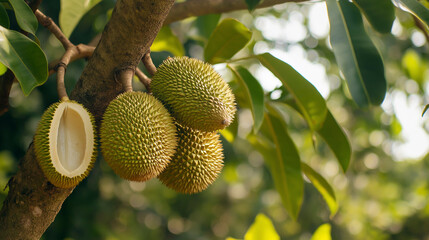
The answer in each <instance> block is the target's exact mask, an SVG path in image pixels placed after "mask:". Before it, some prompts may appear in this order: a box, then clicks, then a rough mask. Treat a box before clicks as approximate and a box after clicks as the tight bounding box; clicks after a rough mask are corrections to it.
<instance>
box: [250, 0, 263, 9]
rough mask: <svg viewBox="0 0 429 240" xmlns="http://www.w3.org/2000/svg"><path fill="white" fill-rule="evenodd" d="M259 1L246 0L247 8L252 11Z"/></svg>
mask: <svg viewBox="0 0 429 240" xmlns="http://www.w3.org/2000/svg"><path fill="white" fill-rule="evenodd" d="M261 2H262V0H246V4H247V8H248V9H249V11H253V10H255V8H256V7H257V6H258V5H259V4H260V3H261Z"/></svg>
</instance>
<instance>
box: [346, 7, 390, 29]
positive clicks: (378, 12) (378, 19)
mask: <svg viewBox="0 0 429 240" xmlns="http://www.w3.org/2000/svg"><path fill="white" fill-rule="evenodd" d="M354 1H355V3H356V4H357V5H358V7H359V8H360V9H361V10H362V13H363V14H364V15H365V17H366V19H367V20H368V22H369V23H370V24H371V26H372V27H373V28H374V29H375V30H377V31H378V32H380V33H390V30H391V28H392V25H393V21H394V20H395V6H394V5H393V3H392V1H391V0H377V1H374V0H354Z"/></svg>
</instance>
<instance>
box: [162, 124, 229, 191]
mask: <svg viewBox="0 0 429 240" xmlns="http://www.w3.org/2000/svg"><path fill="white" fill-rule="evenodd" d="M176 126H177V134H178V139H179V143H178V146H177V150H176V153H175V154H174V156H173V158H172V159H171V162H170V164H169V165H168V166H167V168H166V169H165V170H164V171H163V172H162V173H161V174H160V175H159V176H158V179H159V180H160V181H161V182H162V183H163V184H164V185H166V186H167V187H169V188H171V189H174V190H175V191H177V192H180V193H187V194H192V193H198V192H201V191H203V190H204V189H206V188H207V187H208V186H209V185H210V184H212V183H213V182H214V181H215V180H216V178H217V177H218V175H219V173H220V172H221V170H222V168H223V153H222V144H221V143H220V140H219V135H218V134H217V133H216V132H202V131H198V130H195V129H192V128H190V127H185V126H181V125H179V124H176Z"/></svg>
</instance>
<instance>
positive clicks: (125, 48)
mask: <svg viewBox="0 0 429 240" xmlns="http://www.w3.org/2000/svg"><path fill="white" fill-rule="evenodd" d="M173 3H174V0H122V1H118V2H117V3H116V7H115V10H114V12H113V13H112V17H111V20H110V22H109V24H108V25H107V26H106V28H105V30H104V32H103V35H102V38H101V40H100V43H99V44H98V46H97V48H96V50H95V52H94V54H93V56H92V58H91V59H90V60H89V62H88V64H87V66H86V67H85V69H84V71H83V73H82V76H81V78H80V80H79V81H78V83H77V85H76V87H75V88H74V90H73V92H72V94H71V96H70V98H71V99H75V100H77V101H78V102H81V103H82V104H83V105H85V106H86V107H87V108H88V109H89V110H90V111H91V112H92V113H93V114H94V116H95V117H96V119H97V123H99V122H100V121H99V120H100V119H101V116H102V114H103V112H104V110H105V108H106V107H107V105H108V103H109V102H110V101H111V100H112V99H113V98H115V97H116V96H117V95H118V94H119V93H121V92H122V91H123V90H122V85H121V83H120V82H116V81H115V80H114V73H115V71H117V70H120V69H124V68H135V67H136V66H137V64H138V63H139V62H140V60H141V58H142V57H143V55H144V54H145V53H146V52H147V51H148V50H149V46H150V45H151V44H152V42H153V40H154V38H155V36H156V34H157V33H158V31H159V29H160V28H161V26H162V24H163V21H164V19H165V18H166V16H167V14H168V12H169V10H170V8H171V6H172V5H173ZM19 166H20V167H19V169H18V172H17V173H16V175H15V176H13V177H12V178H11V180H10V181H9V194H8V196H7V198H6V200H5V202H4V204H3V207H2V209H1V211H0V239H2V240H14V239H19V240H21V239H40V237H41V236H42V235H43V233H44V232H45V230H46V228H47V227H48V226H49V225H50V224H51V223H52V222H53V220H54V219H55V216H56V215H57V213H58V212H59V210H60V208H61V205H62V203H63V202H64V200H65V199H66V198H67V197H68V196H69V194H70V193H71V192H72V191H73V189H60V188H56V187H55V186H53V185H52V184H50V183H49V182H48V181H47V180H46V178H45V177H44V175H43V173H42V171H41V169H40V168H39V166H38V164H37V161H36V159H35V155H34V150H33V147H32V145H30V147H29V149H28V151H27V154H26V155H25V157H24V158H23V159H22V160H21V162H20V165H19Z"/></svg>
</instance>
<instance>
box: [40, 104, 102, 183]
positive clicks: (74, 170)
mask: <svg viewBox="0 0 429 240" xmlns="http://www.w3.org/2000/svg"><path fill="white" fill-rule="evenodd" d="M96 136H97V134H96V130H95V124H94V118H93V116H92V115H91V114H90V113H89V112H88V110H86V109H85V108H84V107H83V106H82V105H81V104H79V103H77V102H75V101H71V100H64V101H60V102H57V103H54V104H52V105H51V106H50V107H49V108H48V109H47V110H46V111H45V113H44V114H43V116H42V119H41V120H40V123H39V125H38V127H37V130H36V134H35V136H34V150H35V154H36V158H37V161H38V163H39V165H40V168H41V169H42V171H43V173H44V174H45V176H46V178H47V179H48V180H49V181H50V182H51V183H52V184H53V185H55V186H57V187H60V188H71V187H74V186H76V185H77V184H78V183H79V182H80V181H82V180H83V179H84V178H85V177H86V176H88V174H89V172H90V171H91V169H92V167H93V165H94V162H95V159H96V157H97V144H96Z"/></svg>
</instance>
